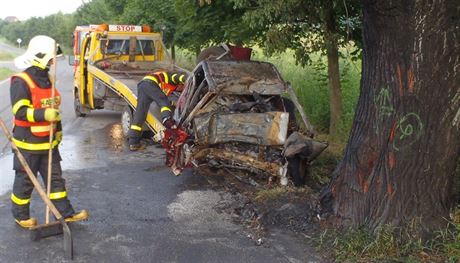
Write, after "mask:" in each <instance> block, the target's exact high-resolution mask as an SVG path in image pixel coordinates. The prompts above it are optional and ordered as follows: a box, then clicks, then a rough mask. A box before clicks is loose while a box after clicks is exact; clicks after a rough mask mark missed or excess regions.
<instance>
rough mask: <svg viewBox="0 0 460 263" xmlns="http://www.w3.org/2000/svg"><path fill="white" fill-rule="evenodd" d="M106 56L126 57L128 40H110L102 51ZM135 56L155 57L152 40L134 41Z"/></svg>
mask: <svg viewBox="0 0 460 263" xmlns="http://www.w3.org/2000/svg"><path fill="white" fill-rule="evenodd" d="M103 50H105V52H104V53H105V54H106V55H128V54H129V39H110V40H109V41H108V43H107V45H106V46H105V48H104V49H103ZM135 55H155V46H154V42H153V41H152V40H139V39H138V40H136V52H135Z"/></svg>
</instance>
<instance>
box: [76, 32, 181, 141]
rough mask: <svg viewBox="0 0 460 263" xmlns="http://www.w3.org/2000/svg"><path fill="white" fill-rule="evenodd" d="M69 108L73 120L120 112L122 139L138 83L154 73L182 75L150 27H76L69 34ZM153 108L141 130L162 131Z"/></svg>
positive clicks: (134, 101) (155, 109) (132, 108)
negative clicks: (71, 100) (71, 104)
mask: <svg viewBox="0 0 460 263" xmlns="http://www.w3.org/2000/svg"><path fill="white" fill-rule="evenodd" d="M73 51H74V58H73V66H74V109H75V114H76V116H77V117H85V116H86V115H87V114H88V113H90V111H93V110H98V109H108V110H115V111H120V112H122V128H123V132H124V134H127V131H128V130H129V125H130V122H131V119H132V115H133V111H134V109H135V108H136V105H137V83H138V82H139V81H141V80H142V78H143V77H144V76H145V75H146V74H148V73H151V72H153V71H157V70H181V69H180V68H178V67H176V66H175V65H174V63H173V61H172V60H171V58H170V56H169V54H168V53H167V50H166V48H165V46H164V44H163V41H162V36H161V34H160V33H156V32H152V31H151V30H150V27H149V26H140V25H108V24H102V25H91V26H78V27H76V29H75V32H74V48H73ZM159 116H160V113H159V109H158V106H157V105H156V104H155V103H152V106H151V108H150V112H149V114H148V116H147V121H146V124H145V125H144V130H150V131H152V132H153V133H155V134H156V133H158V132H159V131H161V130H163V129H164V127H163V125H162V124H161V122H160V121H159V119H160V118H159Z"/></svg>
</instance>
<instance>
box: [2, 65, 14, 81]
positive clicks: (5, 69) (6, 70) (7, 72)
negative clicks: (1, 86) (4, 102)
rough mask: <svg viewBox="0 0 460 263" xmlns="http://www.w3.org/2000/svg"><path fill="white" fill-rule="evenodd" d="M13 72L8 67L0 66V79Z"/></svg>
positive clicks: (7, 76)
mask: <svg viewBox="0 0 460 263" xmlns="http://www.w3.org/2000/svg"><path fill="white" fill-rule="evenodd" d="M14 73H15V72H14V71H12V70H11V69H9V68H4V67H0V80H3V79H7V78H9V77H10V76H11V75H13V74H14Z"/></svg>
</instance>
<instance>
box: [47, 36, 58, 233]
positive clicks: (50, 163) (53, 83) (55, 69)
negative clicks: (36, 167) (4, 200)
mask: <svg viewBox="0 0 460 263" xmlns="http://www.w3.org/2000/svg"><path fill="white" fill-rule="evenodd" d="M56 52H57V49H56V44H54V57H53V66H54V71H53V75H52V79H51V108H52V109H53V108H54V97H55V95H56V94H55V88H56V87H55V82H56V71H57V61H56ZM53 124H55V125H57V123H54V122H50V136H49V144H50V149H49V150H48V176H47V180H46V194H47V196H50V193H51V166H52V163H53V135H54V134H53V133H54V129H53ZM49 222H50V208H49V206H46V211H45V223H46V224H48V223H49Z"/></svg>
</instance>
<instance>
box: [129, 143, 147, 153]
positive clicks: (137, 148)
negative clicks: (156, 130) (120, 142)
mask: <svg viewBox="0 0 460 263" xmlns="http://www.w3.org/2000/svg"><path fill="white" fill-rule="evenodd" d="M144 149H145V144H143V143H140V142H139V143H133V144H129V150H130V151H132V152H135V151H140V150H144Z"/></svg>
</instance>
